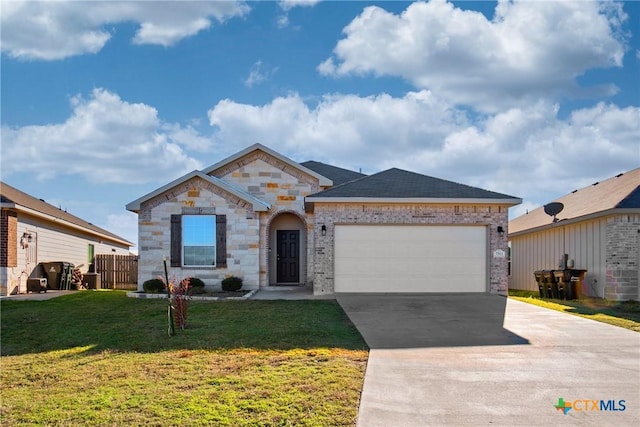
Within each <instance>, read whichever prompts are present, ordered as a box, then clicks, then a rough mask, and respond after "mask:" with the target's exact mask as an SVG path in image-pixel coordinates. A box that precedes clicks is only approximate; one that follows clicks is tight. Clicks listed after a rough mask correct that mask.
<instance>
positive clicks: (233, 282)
mask: <svg viewBox="0 0 640 427" xmlns="http://www.w3.org/2000/svg"><path fill="white" fill-rule="evenodd" d="M240 288H242V279H241V278H239V277H236V276H229V277H225V278H224V279H222V290H223V291H227V292H235V291H239V290H240Z"/></svg>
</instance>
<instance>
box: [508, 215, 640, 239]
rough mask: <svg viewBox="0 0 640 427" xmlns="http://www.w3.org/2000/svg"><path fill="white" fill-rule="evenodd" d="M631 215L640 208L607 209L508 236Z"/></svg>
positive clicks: (511, 233) (510, 233)
mask: <svg viewBox="0 0 640 427" xmlns="http://www.w3.org/2000/svg"><path fill="white" fill-rule="evenodd" d="M629 214H636V215H637V214H640V208H622V209H621V208H613V209H606V210H604V211H600V212H593V213H590V214H587V215H582V216H577V217H575V218H566V219H560V220H559V221H556V222H550V223H548V224H543V225H538V226H535V227H531V228H526V229H524V230H519V231H515V232H509V234H508V236H509V237H518V236H522V235H524V234H530V233H537V232H539V231H545V230H550V229H552V228H557V227H563V226H565V225H571V224H575V223H578V222H583V221H589V220H592V219H597V218H601V217H604V216H609V215H629Z"/></svg>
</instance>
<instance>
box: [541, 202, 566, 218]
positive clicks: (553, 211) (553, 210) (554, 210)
mask: <svg viewBox="0 0 640 427" xmlns="http://www.w3.org/2000/svg"><path fill="white" fill-rule="evenodd" d="M562 209H564V205H563V204H562V203H560V202H552V203H548V204H546V205H544V213H546V214H547V215H549V216H552V217H553V222H557V221H558V218H556V215H558V214H559V213H560V212H562Z"/></svg>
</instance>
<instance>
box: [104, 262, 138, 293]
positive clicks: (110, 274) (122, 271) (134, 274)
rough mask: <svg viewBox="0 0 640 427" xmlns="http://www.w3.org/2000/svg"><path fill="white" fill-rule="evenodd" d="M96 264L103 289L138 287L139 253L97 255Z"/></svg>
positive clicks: (133, 288) (132, 288)
mask: <svg viewBox="0 0 640 427" xmlns="http://www.w3.org/2000/svg"><path fill="white" fill-rule="evenodd" d="M94 264H95V267H96V273H100V281H101V285H102V286H101V287H102V288H103V289H131V290H135V289H137V287H138V256H137V255H113V254H104V255H96V256H95V257H94Z"/></svg>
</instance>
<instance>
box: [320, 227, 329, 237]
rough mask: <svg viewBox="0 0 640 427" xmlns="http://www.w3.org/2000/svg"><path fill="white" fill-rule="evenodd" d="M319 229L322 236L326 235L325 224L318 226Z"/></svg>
mask: <svg viewBox="0 0 640 427" xmlns="http://www.w3.org/2000/svg"><path fill="white" fill-rule="evenodd" d="M320 231H321V232H322V235H323V236H326V235H327V226H326V225H323V226H322V227H320Z"/></svg>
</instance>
